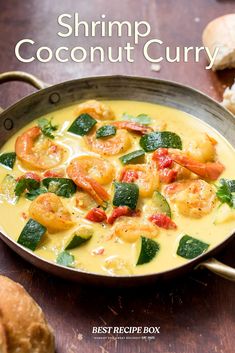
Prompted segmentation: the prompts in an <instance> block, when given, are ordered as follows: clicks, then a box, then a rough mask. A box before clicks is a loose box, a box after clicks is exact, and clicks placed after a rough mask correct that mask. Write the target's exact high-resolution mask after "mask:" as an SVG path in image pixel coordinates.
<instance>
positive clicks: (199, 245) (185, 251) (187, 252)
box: [177, 235, 209, 259]
mask: <svg viewBox="0 0 235 353" xmlns="http://www.w3.org/2000/svg"><path fill="white" fill-rule="evenodd" d="M208 247H209V244H206V243H204V242H202V241H201V240H198V239H196V238H193V237H190V236H189V235H184V236H183V237H182V238H181V239H180V242H179V246H178V249H177V255H179V256H181V257H184V258H185V259H194V258H195V257H197V256H199V255H201V254H203V253H204V252H206V250H207V249H208Z"/></svg>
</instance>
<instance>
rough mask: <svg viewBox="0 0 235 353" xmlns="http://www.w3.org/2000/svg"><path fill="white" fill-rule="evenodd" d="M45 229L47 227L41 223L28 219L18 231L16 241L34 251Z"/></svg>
mask: <svg viewBox="0 0 235 353" xmlns="http://www.w3.org/2000/svg"><path fill="white" fill-rule="evenodd" d="M46 231H47V229H46V228H45V227H44V226H43V225H42V224H40V223H38V222H36V221H34V220H33V219H29V220H28V222H27V223H26V225H25V226H24V228H23V230H22V232H21V233H20V236H19V238H18V240H17V243H18V244H20V245H23V246H24V247H26V248H28V249H30V250H32V251H34V250H36V248H37V246H38V244H39V242H40V240H41V239H42V237H43V235H44V234H45V233H46Z"/></svg>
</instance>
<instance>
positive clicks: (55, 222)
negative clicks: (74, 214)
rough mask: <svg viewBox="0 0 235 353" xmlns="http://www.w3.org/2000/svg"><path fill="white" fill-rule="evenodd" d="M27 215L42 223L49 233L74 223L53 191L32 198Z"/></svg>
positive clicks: (64, 228)
mask: <svg viewBox="0 0 235 353" xmlns="http://www.w3.org/2000/svg"><path fill="white" fill-rule="evenodd" d="M29 216H30V217H31V218H32V219H34V220H35V221H37V222H39V223H41V224H42V225H44V226H45V227H46V228H47V230H48V232H49V233H54V232H58V231H63V230H66V229H69V228H71V227H72V226H74V224H75V223H74V222H73V221H72V218H71V214H70V212H69V211H68V210H67V209H66V208H65V207H64V205H63V203H62V202H61V200H60V198H59V196H57V195H55V194H53V193H45V194H41V195H39V196H38V197H37V198H36V199H35V200H33V202H32V203H31V205H30V207H29Z"/></svg>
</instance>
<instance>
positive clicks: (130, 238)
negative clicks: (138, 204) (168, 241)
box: [114, 217, 159, 243]
mask: <svg viewBox="0 0 235 353" xmlns="http://www.w3.org/2000/svg"><path fill="white" fill-rule="evenodd" d="M158 233H159V229H158V227H156V226H155V225H153V224H151V223H145V222H143V221H140V220H137V219H136V218H135V219H133V218H128V217H122V218H121V219H120V220H119V221H117V223H116V225H115V228H114V236H115V237H118V238H120V239H122V240H123V241H125V242H128V243H134V242H136V241H137V240H138V239H139V238H140V237H141V236H143V237H147V238H155V237H156V236H157V235H158Z"/></svg>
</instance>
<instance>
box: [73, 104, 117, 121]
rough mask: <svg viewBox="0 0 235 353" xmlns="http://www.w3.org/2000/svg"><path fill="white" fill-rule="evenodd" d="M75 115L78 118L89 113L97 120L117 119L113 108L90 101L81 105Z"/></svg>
mask: <svg viewBox="0 0 235 353" xmlns="http://www.w3.org/2000/svg"><path fill="white" fill-rule="evenodd" d="M75 113H76V115H77V116H79V115H81V114H86V113H87V114H89V115H90V116H92V118H94V119H97V120H113V119H114V118H115V115H114V112H113V111H112V109H111V108H109V107H108V106H107V105H105V104H104V103H101V102H98V101H96V100H89V101H87V102H84V103H81V104H79V105H78V107H77V109H76V111H75Z"/></svg>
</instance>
